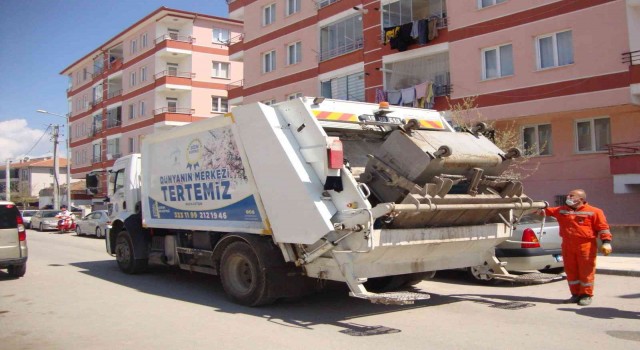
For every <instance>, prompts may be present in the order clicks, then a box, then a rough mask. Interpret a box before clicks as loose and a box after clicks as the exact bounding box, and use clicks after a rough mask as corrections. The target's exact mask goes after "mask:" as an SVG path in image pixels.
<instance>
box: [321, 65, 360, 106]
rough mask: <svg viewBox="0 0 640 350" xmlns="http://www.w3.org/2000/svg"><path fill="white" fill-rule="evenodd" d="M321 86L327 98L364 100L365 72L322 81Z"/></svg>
mask: <svg viewBox="0 0 640 350" xmlns="http://www.w3.org/2000/svg"><path fill="white" fill-rule="evenodd" d="M320 88H321V94H322V96H323V97H326V98H335V99H339V100H349V101H360V102H364V73H363V72H360V73H355V74H351V75H346V76H343V77H338V78H333V79H330V80H325V81H322V82H321V83H320Z"/></svg>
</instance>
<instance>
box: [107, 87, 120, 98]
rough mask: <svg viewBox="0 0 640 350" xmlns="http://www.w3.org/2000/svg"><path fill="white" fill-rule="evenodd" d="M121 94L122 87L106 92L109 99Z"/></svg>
mask: <svg viewBox="0 0 640 350" xmlns="http://www.w3.org/2000/svg"><path fill="white" fill-rule="evenodd" d="M120 95H122V89H118V90H114V91H109V92H108V93H107V99H111V98H114V97H116V96H120Z"/></svg>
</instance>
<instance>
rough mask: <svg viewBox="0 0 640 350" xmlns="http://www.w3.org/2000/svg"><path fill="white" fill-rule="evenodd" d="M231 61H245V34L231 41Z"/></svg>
mask: <svg viewBox="0 0 640 350" xmlns="http://www.w3.org/2000/svg"><path fill="white" fill-rule="evenodd" d="M229 60H230V61H235V62H242V61H244V34H240V35H237V36H234V37H233V38H231V39H229Z"/></svg>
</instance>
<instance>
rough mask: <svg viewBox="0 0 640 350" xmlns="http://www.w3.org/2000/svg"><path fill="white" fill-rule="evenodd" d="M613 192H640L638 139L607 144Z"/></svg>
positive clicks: (639, 142) (639, 146)
mask: <svg viewBox="0 0 640 350" xmlns="http://www.w3.org/2000/svg"><path fill="white" fill-rule="evenodd" d="M608 148H609V169H610V171H611V175H613V192H614V193H640V141H633V142H621V143H613V144H610V145H608Z"/></svg>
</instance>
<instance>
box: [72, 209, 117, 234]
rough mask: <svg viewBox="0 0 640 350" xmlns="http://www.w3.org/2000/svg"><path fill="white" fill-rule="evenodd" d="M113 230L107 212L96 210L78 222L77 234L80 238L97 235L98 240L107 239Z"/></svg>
mask: <svg viewBox="0 0 640 350" xmlns="http://www.w3.org/2000/svg"><path fill="white" fill-rule="evenodd" d="M110 229H111V219H109V213H108V212H107V211H106V210H96V211H94V212H92V213H90V214H87V215H86V216H85V217H83V218H82V219H78V220H76V233H77V234H78V236H83V235H95V236H96V237H98V238H102V237H105V235H106V233H107V232H108V230H110Z"/></svg>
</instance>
